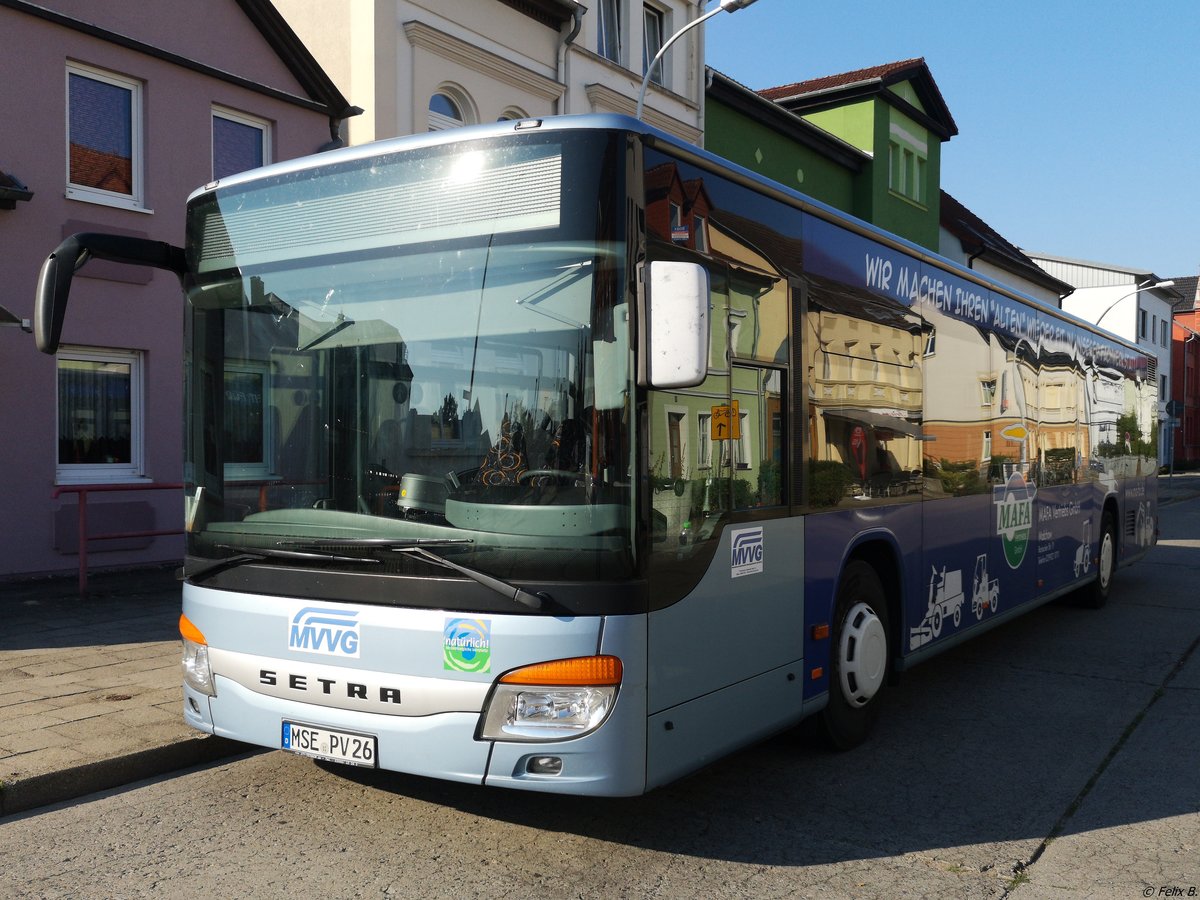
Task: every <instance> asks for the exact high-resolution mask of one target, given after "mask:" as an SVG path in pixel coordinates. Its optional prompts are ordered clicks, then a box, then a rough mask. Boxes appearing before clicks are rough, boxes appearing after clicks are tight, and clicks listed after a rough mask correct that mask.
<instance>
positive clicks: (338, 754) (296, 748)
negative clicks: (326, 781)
mask: <svg viewBox="0 0 1200 900" xmlns="http://www.w3.org/2000/svg"><path fill="white" fill-rule="evenodd" d="M279 746H280V747H282V748H283V749H284V750H288V751H291V752H292V753H299V754H301V755H302V756H311V757H313V758H314V759H329V760H333V761H334V762H340V763H346V764H347V765H351V766H369V767H370V768H375V767H376V766H378V765H379V763H378V762H377V754H376V749H377V747H376V740H375V736H374V735H370V734H354V733H353V732H349V731H334V730H333V729H332V728H319V727H317V726H315V725H302V724H300V723H299V722H284V723H283V735H282V738H281V740H280V745H279Z"/></svg>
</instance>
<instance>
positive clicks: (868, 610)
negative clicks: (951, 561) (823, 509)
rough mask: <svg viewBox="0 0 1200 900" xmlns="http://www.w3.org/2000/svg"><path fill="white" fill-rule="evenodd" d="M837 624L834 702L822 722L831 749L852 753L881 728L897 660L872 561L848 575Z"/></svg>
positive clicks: (833, 651) (832, 685)
mask: <svg viewBox="0 0 1200 900" xmlns="http://www.w3.org/2000/svg"><path fill="white" fill-rule="evenodd" d="M833 620H834V622H835V627H834V632H833V647H832V648H831V653H830V666H829V703H828V704H827V705H826V707H825V708H824V709H823V710H822V711H821V713H820V722H821V730H822V731H823V733H824V736H825V738H826V740H827V742H828V743H829V744H830V745H831V746H833V747H834V748H836V749H838V750H849V749H851V748H853V747H857V746H858V745H859V744H861V743H862V742H863V741H865V740H866V739H867V736H868V735H869V734H870V733H871V730H872V729H873V728H874V726H875V720H876V719H877V718H878V717H879V708H880V695H881V694H883V692H884V688H885V687H886V686H887V681H888V675H889V672H890V668H891V659H892V651H891V646H890V641H889V639H888V634H889V632H888V611H887V602H886V599H885V597H884V593H883V585H882V583H881V582H880V580H879V575H878V574H877V573H876V572H875V569H874V568H872V567H871V566H870V565H869V564H868V563H866V562H863V561H862V560H854V561H852V562H851V563H850V564H849V565H847V566H846V569H845V571H843V572H842V579H841V584H840V586H839V588H838V595H837V602H836V603H835V604H834V616H833Z"/></svg>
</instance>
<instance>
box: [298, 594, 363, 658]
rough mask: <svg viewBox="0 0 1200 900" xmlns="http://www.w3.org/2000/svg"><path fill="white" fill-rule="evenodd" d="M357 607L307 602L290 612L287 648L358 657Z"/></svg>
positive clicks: (305, 651) (327, 654)
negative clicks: (345, 607)
mask: <svg viewBox="0 0 1200 900" xmlns="http://www.w3.org/2000/svg"><path fill="white" fill-rule="evenodd" d="M358 626H359V622H358V611H357V610H348V609H323V608H321V607H319V606H306V607H304V609H302V610H300V611H299V612H298V613H296V615H294V616H292V622H291V628H290V630H289V631H288V649H289V650H300V651H302V652H304V653H323V654H325V655H326V656H348V657H351V658H353V659H358V642H359V631H358Z"/></svg>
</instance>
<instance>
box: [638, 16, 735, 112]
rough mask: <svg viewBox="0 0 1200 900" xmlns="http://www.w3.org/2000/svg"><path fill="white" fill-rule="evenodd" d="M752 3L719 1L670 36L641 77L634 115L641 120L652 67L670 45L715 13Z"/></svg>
mask: <svg viewBox="0 0 1200 900" xmlns="http://www.w3.org/2000/svg"><path fill="white" fill-rule="evenodd" d="M753 2H755V0H721V5H720V6H717V7H715V8H714V9H710V10H709V11H708V12H706V13H705V14H704V15H702V16H700V18H698V19H693V20H692V21H690V22H688V23H687V24H686V25H684V26H683V27H682V28H680V29H679V30H678V31H676V32H675V33H674V34H673V35H671V36H670V37H669V38H667V40H666V41H665V42H664V43H663V45H662V46H661V47H660V48H659V49H658V52H657V53H656V54H654V59H652V60H651V61H650V65H648V66H646V74H644V75H643V76H642V89H641V90H640V91H638V101H637V113H636V117H637V118H638V119H639V120H640V119H641V118H642V110H643V109H644V108H645V105H646V88H647V87H649V86H650V74H651V73H652V72H653V71H654V67H655V66H657V65H658V62H659V60H661V59H662V58H663V56H664V55H666V52H667V50H668V49H670V47H671V45H672V44H673V43H675V42H676V41H677V40H679V38H681V37H683V35H684V34H686V33H687V32H689V31H691V30H692V29H693V28H695V27H696V26H697V25H703V24H704V23H705V22H707V21H708V20H709V19H711V18H712V17H713V16H715V15H716V14H717V13H719V12H731V13H733V12H737V11H738V10H739V9H745V8H746V7H747V6H749V5H750V4H751V3H753ZM700 102H701V103H703V102H704V98H703V97H701V98H700Z"/></svg>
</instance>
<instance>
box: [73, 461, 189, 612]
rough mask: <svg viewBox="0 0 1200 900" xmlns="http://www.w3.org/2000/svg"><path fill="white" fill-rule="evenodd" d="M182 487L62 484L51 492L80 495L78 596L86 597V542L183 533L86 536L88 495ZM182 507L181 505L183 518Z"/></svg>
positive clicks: (180, 530)
mask: <svg viewBox="0 0 1200 900" xmlns="http://www.w3.org/2000/svg"><path fill="white" fill-rule="evenodd" d="M181 490H183V485H182V484H158V483H151V484H77V485H62V486H60V487H56V488H55V489H54V494H53V495H52V497H53V499H55V500H57V499H58V498H59V497H60V496H62V495H63V494H78V495H79V503H78V506H79V596H80V597H81V598H82V597H86V596H87V590H88V588H87V583H88V582H87V570H88V541H117V540H121V539H122V538H145V537H164V536H166V535H171V534H183V528H182V527H180V528H166V529H159V530H156V531H114V532H108V533H105V534H88V505H87V502H88V495H89V494H107V493H116V492H118V491H181ZM182 510H183V506H182V504H180V513H181V515H182Z"/></svg>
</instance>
